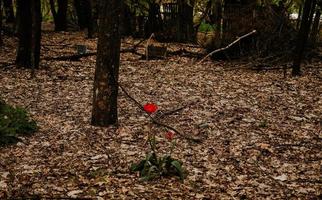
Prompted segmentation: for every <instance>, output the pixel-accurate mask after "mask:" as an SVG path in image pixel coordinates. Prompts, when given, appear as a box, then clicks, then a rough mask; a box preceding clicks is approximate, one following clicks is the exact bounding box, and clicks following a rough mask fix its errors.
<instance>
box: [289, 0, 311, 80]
mask: <svg viewBox="0 0 322 200" xmlns="http://www.w3.org/2000/svg"><path fill="white" fill-rule="evenodd" d="M315 5H316V0H306V1H305V3H304V8H303V16H302V21H301V26H300V30H299V33H298V36H297V43H296V48H295V53H294V60H293V66H292V75H293V76H299V75H301V68H300V65H301V61H302V57H303V52H304V49H305V45H306V43H307V39H308V35H309V33H310V26H311V23H312V18H313V15H312V12H314V8H315Z"/></svg>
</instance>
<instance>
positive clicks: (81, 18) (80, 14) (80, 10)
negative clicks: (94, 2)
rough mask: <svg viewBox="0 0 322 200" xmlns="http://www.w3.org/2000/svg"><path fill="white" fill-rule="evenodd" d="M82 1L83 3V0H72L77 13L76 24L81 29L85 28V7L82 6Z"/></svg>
mask: <svg viewBox="0 0 322 200" xmlns="http://www.w3.org/2000/svg"><path fill="white" fill-rule="evenodd" d="M83 3H84V0H74V7H75V10H76V14H77V21H78V26H79V28H80V29H81V30H83V29H85V28H86V14H85V12H86V11H85V9H87V8H85V7H84V5H83Z"/></svg>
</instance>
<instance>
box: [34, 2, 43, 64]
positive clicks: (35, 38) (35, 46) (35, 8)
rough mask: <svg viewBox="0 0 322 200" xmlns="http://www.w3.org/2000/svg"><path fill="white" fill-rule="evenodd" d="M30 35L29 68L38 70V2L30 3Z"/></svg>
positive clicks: (39, 15)
mask: <svg viewBox="0 0 322 200" xmlns="http://www.w3.org/2000/svg"><path fill="white" fill-rule="evenodd" d="M31 2H32V3H31V13H32V33H31V66H32V68H36V69H38V68H39V61H40V43H41V21H42V15H41V3H40V0H32V1H31Z"/></svg>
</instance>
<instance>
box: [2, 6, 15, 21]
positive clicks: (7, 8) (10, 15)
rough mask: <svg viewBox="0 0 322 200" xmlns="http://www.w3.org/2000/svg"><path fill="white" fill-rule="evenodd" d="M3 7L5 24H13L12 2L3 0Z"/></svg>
mask: <svg viewBox="0 0 322 200" xmlns="http://www.w3.org/2000/svg"><path fill="white" fill-rule="evenodd" d="M3 7H4V11H5V14H6V22H7V23H13V22H14V21H15V15H14V12H13V4H12V0H3Z"/></svg>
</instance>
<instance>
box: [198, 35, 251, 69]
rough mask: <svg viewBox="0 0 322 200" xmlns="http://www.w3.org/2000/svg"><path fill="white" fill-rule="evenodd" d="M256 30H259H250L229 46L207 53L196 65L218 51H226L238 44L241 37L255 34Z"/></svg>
mask: <svg viewBox="0 0 322 200" xmlns="http://www.w3.org/2000/svg"><path fill="white" fill-rule="evenodd" d="M256 32H257V31H256V30H253V31H251V32H249V33H247V34H245V35H243V36H241V37H238V38H237V39H236V40H235V41H233V42H232V43H230V44H228V45H227V46H225V47H223V48H220V49H216V50H214V51H212V52H211V53H209V54H208V55H206V56H205V57H204V58H202V59H201V60H200V61H199V62H198V63H197V64H196V65H199V64H201V63H202V62H203V61H204V60H206V59H207V58H208V57H210V56H212V55H214V54H215V53H218V52H221V51H225V50H226V49H228V48H230V47H231V46H233V45H234V44H236V43H237V42H239V41H240V40H241V39H243V38H246V37H248V36H250V35H253V34H254V33H256Z"/></svg>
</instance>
